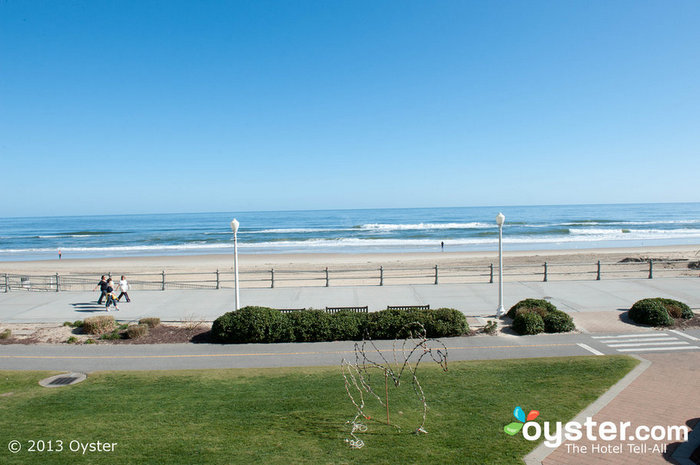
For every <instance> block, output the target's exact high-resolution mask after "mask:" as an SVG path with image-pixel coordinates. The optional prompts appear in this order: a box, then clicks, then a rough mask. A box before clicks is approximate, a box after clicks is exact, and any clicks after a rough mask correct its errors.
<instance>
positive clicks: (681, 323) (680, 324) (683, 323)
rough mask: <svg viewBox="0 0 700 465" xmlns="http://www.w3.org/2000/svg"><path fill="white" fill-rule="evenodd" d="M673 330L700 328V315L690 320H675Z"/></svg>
mask: <svg viewBox="0 0 700 465" xmlns="http://www.w3.org/2000/svg"><path fill="white" fill-rule="evenodd" d="M673 328H679V329H683V328H700V315H695V316H694V317H693V318H691V319H690V320H683V319H681V318H678V319H676V320H675V324H674V325H673Z"/></svg>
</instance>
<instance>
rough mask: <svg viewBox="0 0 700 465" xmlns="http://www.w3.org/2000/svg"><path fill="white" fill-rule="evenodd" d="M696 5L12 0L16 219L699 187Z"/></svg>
mask: <svg viewBox="0 0 700 465" xmlns="http://www.w3.org/2000/svg"><path fill="white" fill-rule="evenodd" d="M698 24H700V2H697V1H696V0H674V1H672V2H669V1H667V0H661V1H643V0H634V1H623V0H615V1H609V0H604V1H603V0H599V1H595V0H594V1H583V0H581V1H574V0H572V1H560V0H553V1H539V0H528V1H466V0H464V1H463V0H460V1H443V2H426V1H413V0H399V1H376V0H373V1H361V0H352V1H350V0H348V1H328V0H319V1H292V0H290V1H264V0H255V1H189V2H182V1H176V0H167V1H148V0H138V1H127V0H122V1H106V0H97V1H95V0H63V1H52V0H46V1H41V0H33V1H17V0H0V186H1V187H2V197H3V201H2V202H0V217H12V216H42V215H82V214H102V213H104V214H121V213H166V212H207V211H260V210H304V209H343V208H384V207H386V208H393V207H438V206H446V207H447V206H489V205H543V204H544V205H551V204H579V203H636V202H697V201H700V189H698V188H697V176H698V173H700V79H698V76H700V27H698Z"/></svg>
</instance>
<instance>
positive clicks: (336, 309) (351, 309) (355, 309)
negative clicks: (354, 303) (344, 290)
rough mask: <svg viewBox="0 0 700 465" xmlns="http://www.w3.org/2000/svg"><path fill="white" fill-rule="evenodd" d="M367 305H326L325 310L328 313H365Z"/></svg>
mask: <svg viewBox="0 0 700 465" xmlns="http://www.w3.org/2000/svg"><path fill="white" fill-rule="evenodd" d="M368 311H369V310H368V307H366V306H365V307H326V312H328V313H338V312H357V313H367V312H368Z"/></svg>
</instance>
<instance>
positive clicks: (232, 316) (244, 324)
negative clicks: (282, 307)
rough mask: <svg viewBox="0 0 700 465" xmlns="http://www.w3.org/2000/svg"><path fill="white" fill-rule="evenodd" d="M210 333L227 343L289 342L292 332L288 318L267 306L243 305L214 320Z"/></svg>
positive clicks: (292, 335)
mask: <svg viewBox="0 0 700 465" xmlns="http://www.w3.org/2000/svg"><path fill="white" fill-rule="evenodd" d="M211 335H212V338H213V339H214V340H215V341H219V342H229V343H231V342H232V343H250V342H290V341H293V340H294V332H293V331H292V327H291V324H290V320H289V319H288V318H285V316H284V315H283V314H282V313H281V312H280V311H279V310H275V309H273V308H268V307H253V306H250V307H243V308H241V309H240V310H237V311H234V312H228V313H224V314H223V315H221V316H220V317H219V318H217V319H216V320H214V323H213V324H212V327H211Z"/></svg>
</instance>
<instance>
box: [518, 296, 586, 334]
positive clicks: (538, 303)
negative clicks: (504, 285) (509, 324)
mask: <svg viewBox="0 0 700 465" xmlns="http://www.w3.org/2000/svg"><path fill="white" fill-rule="evenodd" d="M530 314H534V315H537V316H538V317H540V320H542V323H543V327H542V330H543V331H546V332H548V333H564V332H568V331H573V330H575V329H576V325H574V320H573V319H572V318H571V316H569V314H568V313H566V312H562V311H561V310H558V309H557V307H556V306H555V305H554V304H552V303H551V302H547V301H546V300H544V299H525V300H521V301H520V302H518V303H517V304H515V305H513V306H512V307H511V308H510V310H508V316H509V317H511V318H513V329H514V330H515V331H517V332H518V333H520V334H537V333H541V332H542V331H537V332H534V333H533V332H522V331H530V330H531V329H532V330H534V326H533V327H532V328H530V329H526V328H525V327H524V326H523V325H525V324H526V322H527V323H528V324H529V325H530V326H532V325H534V324H535V323H534V322H537V321H538V320H537V319H536V318H529V319H523V318H520V319H519V318H518V317H521V316H524V315H530ZM516 320H518V321H519V323H518V327H516V324H515V321H516Z"/></svg>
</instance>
